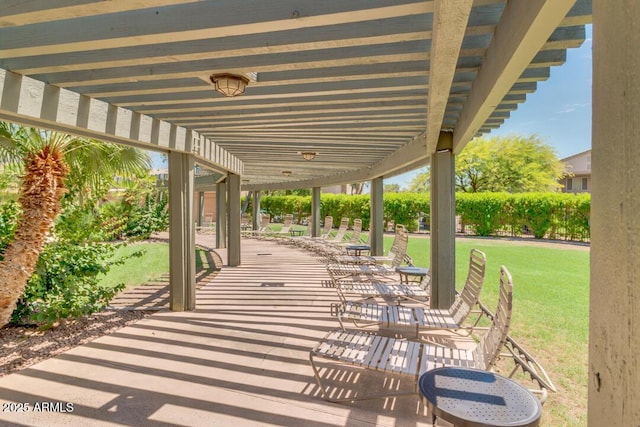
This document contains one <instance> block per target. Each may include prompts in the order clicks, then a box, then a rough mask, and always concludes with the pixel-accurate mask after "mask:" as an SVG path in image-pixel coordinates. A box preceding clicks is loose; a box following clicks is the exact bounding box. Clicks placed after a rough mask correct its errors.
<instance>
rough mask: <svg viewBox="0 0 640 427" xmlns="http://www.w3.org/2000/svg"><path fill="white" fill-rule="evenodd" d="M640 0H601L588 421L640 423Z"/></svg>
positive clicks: (597, 8) (596, 34) (613, 426)
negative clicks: (612, 0)
mask: <svg viewBox="0 0 640 427" xmlns="http://www.w3.org/2000/svg"><path fill="white" fill-rule="evenodd" d="M638 16H640V2H638V1H637V0H620V1H618V2H616V5H615V7H612V4H611V3H610V2H607V1H604V0H595V1H594V2H593V102H592V108H593V114H592V117H593V136H592V152H591V159H592V161H591V165H592V169H591V173H592V178H593V179H592V183H593V186H592V195H591V263H590V264H591V274H590V280H591V288H590V296H589V299H590V310H589V313H590V315H589V378H588V381H587V383H588V384H589V394H588V395H589V397H588V414H587V419H588V425H589V426H593V427H595V426H603V425H606V426H608V427H623V426H637V425H638V420H640V375H639V374H638V368H639V367H640V315H639V313H640V274H638V272H640V256H638V255H639V254H640V216H639V215H638V212H640V193H639V192H638V182H640V144H638V143H639V142H640V103H638V100H639V99H640V56H638V54H637V52H638V50H639V49H640V33H639V32H638V31H637V24H638Z"/></svg>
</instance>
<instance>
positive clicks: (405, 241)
mask: <svg viewBox="0 0 640 427" xmlns="http://www.w3.org/2000/svg"><path fill="white" fill-rule="evenodd" d="M408 246H409V234H408V233H407V232H405V231H402V229H396V236H395V238H394V239H393V245H392V246H391V249H390V250H389V254H390V255H391V253H393V259H392V260H391V266H392V267H400V266H401V265H402V263H403V262H405V260H406V259H407V247H408Z"/></svg>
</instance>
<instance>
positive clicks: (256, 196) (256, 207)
mask: <svg viewBox="0 0 640 427" xmlns="http://www.w3.org/2000/svg"><path fill="white" fill-rule="evenodd" d="M260 196H261V193H260V190H256V191H254V192H253V213H252V217H251V218H252V222H253V229H254V230H257V229H258V228H260V222H261V221H260Z"/></svg>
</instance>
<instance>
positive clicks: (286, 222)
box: [266, 214, 293, 239]
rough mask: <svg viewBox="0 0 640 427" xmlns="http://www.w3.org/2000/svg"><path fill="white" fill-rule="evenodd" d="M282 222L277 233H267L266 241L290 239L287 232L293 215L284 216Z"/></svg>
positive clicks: (291, 223)
mask: <svg viewBox="0 0 640 427" xmlns="http://www.w3.org/2000/svg"><path fill="white" fill-rule="evenodd" d="M283 221H284V222H283V223H282V228H281V229H280V230H279V231H271V232H268V233H267V235H266V238H267V239H281V238H285V237H291V235H290V234H289V230H290V229H291V226H292V225H293V215H292V214H285V215H284V218H283Z"/></svg>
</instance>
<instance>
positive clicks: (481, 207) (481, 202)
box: [456, 193, 509, 236]
mask: <svg viewBox="0 0 640 427" xmlns="http://www.w3.org/2000/svg"><path fill="white" fill-rule="evenodd" d="M508 197H509V195H508V194H506V193H461V194H458V195H457V197H456V213H457V214H458V215H460V218H461V219H462V221H463V223H464V224H465V225H471V226H472V227H473V228H474V230H475V233H476V234H477V235H479V236H489V235H492V234H495V233H496V231H498V229H500V227H501V226H502V225H504V223H505V216H503V215H502V213H506V212H507V211H508V210H507V209H505V207H506V201H507V200H508Z"/></svg>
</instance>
